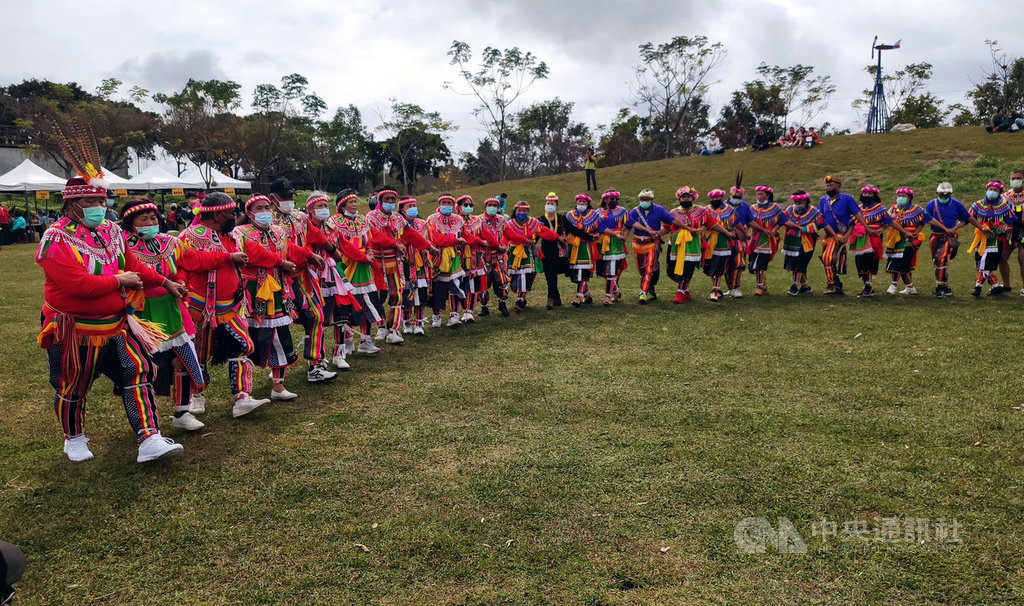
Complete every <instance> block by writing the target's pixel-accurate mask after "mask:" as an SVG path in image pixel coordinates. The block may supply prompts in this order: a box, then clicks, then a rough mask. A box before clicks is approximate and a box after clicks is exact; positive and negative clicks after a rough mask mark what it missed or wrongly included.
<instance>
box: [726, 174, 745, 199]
mask: <svg viewBox="0 0 1024 606" xmlns="http://www.w3.org/2000/svg"><path fill="white" fill-rule="evenodd" d="M742 185H743V171H742V170H738V171H736V187H730V188H729V195H730V196H732V197H734V198H742V197H743V194H745V193H747V192H745V191H744V190H743V187H742ZM737 194H739V195H737Z"/></svg>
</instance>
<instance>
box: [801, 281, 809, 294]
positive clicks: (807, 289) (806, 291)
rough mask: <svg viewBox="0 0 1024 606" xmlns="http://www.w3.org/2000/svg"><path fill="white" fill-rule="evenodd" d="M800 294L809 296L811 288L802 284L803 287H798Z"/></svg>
mask: <svg viewBox="0 0 1024 606" xmlns="http://www.w3.org/2000/svg"><path fill="white" fill-rule="evenodd" d="M800 294H802V295H809V294H811V287H810V286H807V285H806V284H804V285H803V286H801V287H800Z"/></svg>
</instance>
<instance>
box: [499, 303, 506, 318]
mask: <svg viewBox="0 0 1024 606" xmlns="http://www.w3.org/2000/svg"><path fill="white" fill-rule="evenodd" d="M498 311H499V312H501V317H502V318H507V317H508V305H506V304H505V302H504V301H498Z"/></svg>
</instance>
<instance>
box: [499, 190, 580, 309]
mask: <svg viewBox="0 0 1024 606" xmlns="http://www.w3.org/2000/svg"><path fill="white" fill-rule="evenodd" d="M512 210H513V214H512V219H511V220H510V221H509V222H508V223H507V224H506V225H505V231H504V232H503V233H502V244H504V245H505V246H506V247H507V248H508V273H509V279H510V286H509V288H511V289H512V290H513V291H514V292H515V293H516V304H515V306H514V308H513V309H515V310H516V312H520V311H523V310H525V309H526V294H527V293H528V292H530V289H531V288H533V280H534V278H536V266H537V253H536V246H535V244H536V242H537V239H538V238H540V239H542V240H543V241H544V242H561V241H562V238H561V237H560V236H559V235H558V233H557V232H555V231H554V230H553V229H552V228H550V227H548V226H546V225H544V224H543V223H542V222H541V221H540V220H538V219H536V218H534V217H531V216H530V203H529V202H527V201H526V200H519V201H518V202H516V203H515V206H514V207H513V209H512ZM560 222H561V223H563V224H564V223H565V220H564V218H562V220H561V221H560ZM543 263H545V264H546V263H547V261H546V260H545V261H543ZM549 292H550V291H549ZM548 303H549V304H550V303H551V297H550V296H549V297H548ZM549 309H550V307H549Z"/></svg>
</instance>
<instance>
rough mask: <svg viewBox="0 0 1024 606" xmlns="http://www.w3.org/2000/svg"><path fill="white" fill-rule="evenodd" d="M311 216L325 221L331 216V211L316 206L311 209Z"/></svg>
mask: <svg viewBox="0 0 1024 606" xmlns="http://www.w3.org/2000/svg"><path fill="white" fill-rule="evenodd" d="M313 216H314V217H316V218H317V219H318V220H320V221H326V220H328V219H330V218H331V211H330V210H328V209H326V208H318V209H316V210H314V211H313Z"/></svg>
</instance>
